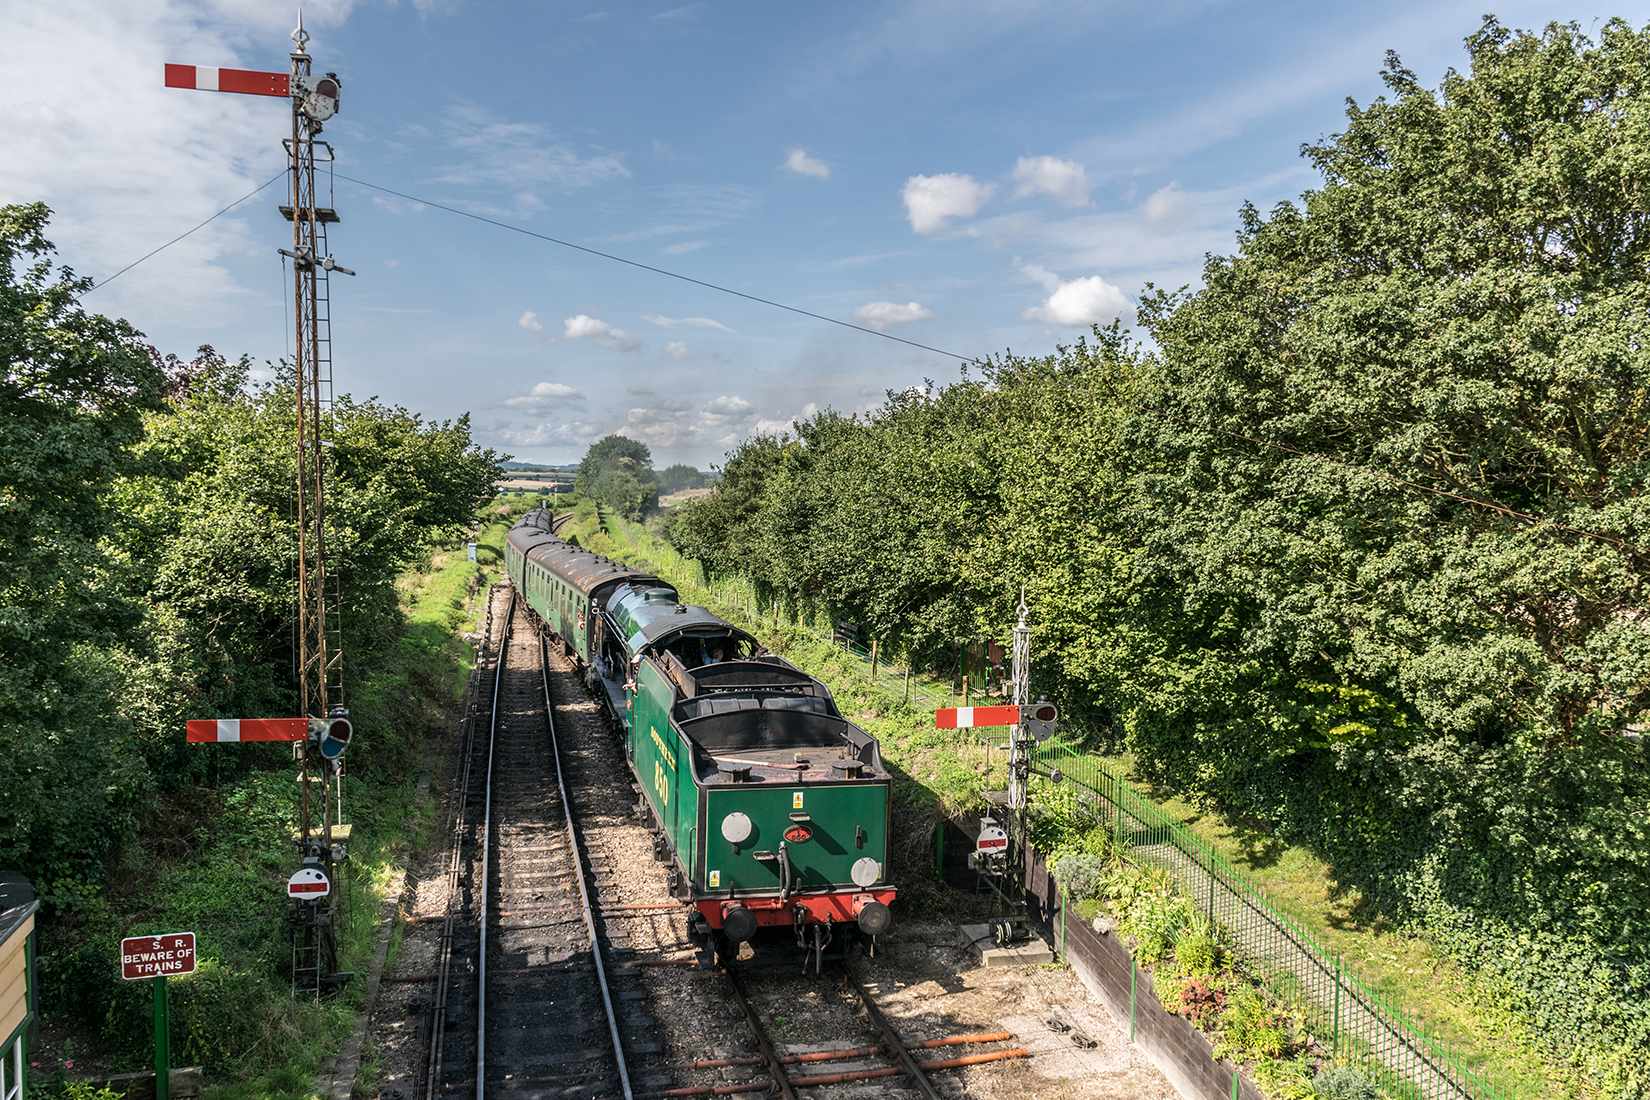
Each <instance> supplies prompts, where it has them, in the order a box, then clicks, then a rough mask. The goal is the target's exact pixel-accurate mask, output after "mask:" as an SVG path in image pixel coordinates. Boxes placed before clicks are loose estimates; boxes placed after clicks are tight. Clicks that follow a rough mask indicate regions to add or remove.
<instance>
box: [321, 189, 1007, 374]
mask: <svg viewBox="0 0 1650 1100" xmlns="http://www.w3.org/2000/svg"><path fill="white" fill-rule="evenodd" d="M337 178H338V179H341V180H346V181H348V182H350V183H353V184H358V185H359V186H361V187H370V188H371V189H372V190H374V191H382V192H384V194H386V195H394V196H395V197H396V198H398V199H406V200H407V201H408V202H416V203H421V204H423V205H424V206H433V207H435V208H436V209H437V210H445V211H447V213H449V214H457V215H458V216H459V217H461V218H471V219H473V220H475V221H478V222H486V223H487V224H488V225H496V226H498V227H499V228H500V229H508V230H510V231H511V232H514V233H521V234H524V235H526V236H528V237H537V238H538V239H539V240H541V241H549V242H550V243H551V244H559V245H561V246H562V247H563V248H575V249H578V250H579V251H580V252H586V253H589V254H590V255H592V256H600V257H601V258H602V259H604V260H612V261H614V262H615V263H621V264H628V265H629V266H631V267H639V268H641V269H642V270H643V271H651V272H653V273H654V274H655V275H666V276H669V277H670V278H672V279H680V280H682V282H684V283H692V284H694V285H695V286H702V287H705V288H707V289H709V290H716V291H720V292H721V293H723V294H732V295H733V296H734V297H736V298H743V299H745V300H746V301H748V302H758V303H760V304H761V305H765V306H772V307H774V308H775V309H783V310H786V311H788V312H790V313H799V314H801V315H802V316H804V317H812V318H813V319H814V320H816V321H825V322H828V323H829V324H833V325H840V326H842V327H843V328H849V329H853V330H854V331H855V332H863V333H867V334H869V335H871V336H880V337H882V338H883V339H884V340H892V341H894V343H896V344H906V345H908V346H910V347H913V348H921V349H922V350H923V351H931V352H933V353H934V354H935V355H943V356H945V357H946V358H947V359H960V360H962V361H963V362H964V363H978V362H980V358H979V357H978V356H975V355H959V354H958V353H957V352H954V351H945V350H944V349H942V348H932V347H929V346H928V345H927V344H919V343H917V342H916V341H915V340H907V339H905V338H904V337H903V336H890V335H889V334H888V333H886V332H878V331H877V330H876V329H874V328H866V327H865V326H863V325H856V324H851V323H850V322H848V321H839V320H837V319H836V318H835V317H827V316H825V315H824V314H823V313H810V312H809V311H808V310H805V309H798V308H797V307H796V306H788V305H786V304H785V303H784V302H775V301H772V300H771V299H768V298H758V297H757V296H756V295H754V294H746V293H745V292H744V291H742V290H733V289H731V288H729V287H725V286H718V285H717V284H715V283H707V282H706V281H705V280H703V279H695V278H693V277H692V276H691V275H682V274H678V273H677V272H675V271H667V270H665V269H664V268H662V267H653V266H652V265H650V264H644V263H640V262H639V261H636V260H627V259H625V258H624V257H623V256H615V255H613V254H612V253H611V252H601V251H598V250H597V249H594V248H586V247H585V246H584V245H582V244H574V243H573V242H572V241H564V240H562V239H560V238H559V237H551V236H547V235H545V234H543V233H535V232H533V231H532V230H531V229H523V228H522V227H521V226H519V225H511V224H510V223H509V222H501V221H498V220H496V219H494V218H484V217H482V216H481V215H480V214H472V213H470V212H469V211H468V210H460V209H458V208H457V207H456V206H445V205H443V204H441V203H439V202H432V201H431V200H429V199H421V198H419V197H418V196H416V195H408V194H404V193H402V192H400V191H393V190H391V189H390V188H388V187H380V186H379V185H378V184H376V183H368V182H367V181H366V180H358V179H355V178H353V177H351V176H346V175H344V174H343V173H342V172H339V173H338V174H337Z"/></svg>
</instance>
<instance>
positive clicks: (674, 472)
mask: <svg viewBox="0 0 1650 1100" xmlns="http://www.w3.org/2000/svg"><path fill="white" fill-rule="evenodd" d="M709 483H710V479H709V478H707V477H706V476H705V475H704V474H703V473H701V472H700V471H699V470H697V469H695V468H694V467H692V466H688V465H686V464H685V463H681V462H678V463H676V464H675V465H674V466H666V467H665V468H664V469H663V470H660V471H659V492H660V494H661V495H664V494H669V493H679V492H681V491H682V490H683V489H703V488H704V487H705V486H706V485H708V484H709Z"/></svg>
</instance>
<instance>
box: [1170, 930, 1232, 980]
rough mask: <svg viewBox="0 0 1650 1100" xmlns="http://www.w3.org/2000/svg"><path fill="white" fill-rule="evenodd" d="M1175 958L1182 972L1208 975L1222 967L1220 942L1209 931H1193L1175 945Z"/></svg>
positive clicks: (1200, 975)
mask: <svg viewBox="0 0 1650 1100" xmlns="http://www.w3.org/2000/svg"><path fill="white" fill-rule="evenodd" d="M1174 960H1175V963H1176V964H1177V965H1178V966H1179V967H1180V972H1181V973H1182V974H1186V975H1189V976H1191V977H1194V978H1204V977H1208V976H1209V975H1211V974H1213V973H1214V972H1215V971H1217V970H1219V969H1220V965H1221V963H1220V944H1219V943H1218V942H1216V940H1215V938H1214V936H1212V935H1210V934H1209V933H1207V932H1193V933H1191V934H1189V935H1185V936H1182V937H1181V938H1180V942H1178V943H1176V944H1175V945H1174Z"/></svg>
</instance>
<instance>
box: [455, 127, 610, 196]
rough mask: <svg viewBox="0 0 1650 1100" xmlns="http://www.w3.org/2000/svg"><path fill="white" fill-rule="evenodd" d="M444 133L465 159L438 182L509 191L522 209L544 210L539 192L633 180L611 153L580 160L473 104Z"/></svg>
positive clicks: (537, 130) (545, 133) (546, 135)
mask: <svg viewBox="0 0 1650 1100" xmlns="http://www.w3.org/2000/svg"><path fill="white" fill-rule="evenodd" d="M441 133H442V135H443V137H445V139H446V143H447V146H448V147H449V148H451V149H453V150H456V151H457V152H460V153H462V154H464V158H463V160H462V161H460V162H458V163H456V164H451V165H448V166H446V167H444V168H442V169H441V170H440V174H439V175H437V176H436V177H435V179H436V180H437V181H439V182H441V183H451V184H457V185H460V186H464V187H478V186H484V185H489V184H490V185H493V186H496V187H503V188H507V189H508V190H509V191H510V192H511V194H512V196H513V198H514V200H515V205H516V206H518V207H519V206H538V205H541V202H540V200H539V198H538V196H537V195H535V194H534V193H533V188H534V187H535V186H536V187H541V188H549V189H553V190H558V191H574V190H578V189H580V188H585V187H593V186H595V185H596V184H599V183H607V182H610V181H612V180H618V179H626V178H628V177H629V176H630V169H628V168H626V167H625V166H624V162H623V161H622V160H620V159H619V158H618V157H617V156H614V155H613V154H611V153H600V154H598V155H596V156H593V157H580V156H579V154H578V153H577V152H576V151H575V150H574V149H573V148H572V147H571V146H569V145H567V144H565V143H563V142H560V141H557V140H556V139H555V137H554V135H552V134H551V133H550V131H549V130H548V129H546V128H545V127H543V126H541V125H539V124H538V123H536V122H511V121H509V120H507V119H504V118H501V117H499V116H497V115H495V114H493V113H492V112H490V111H487V110H484V109H482V108H480V107H477V106H475V105H474V104H463V105H460V106H457V107H449V108H448V109H447V111H446V114H445V115H444V116H443V117H442V120H441Z"/></svg>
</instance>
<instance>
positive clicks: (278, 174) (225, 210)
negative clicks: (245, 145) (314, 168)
mask: <svg viewBox="0 0 1650 1100" xmlns="http://www.w3.org/2000/svg"><path fill="white" fill-rule="evenodd" d="M286 173H287V169H286V168H285V167H282V169H281V170H280V171H279V172H276V173H275V174H274V175H273V176H270V177H269V178H268V179H267V180H265V181H264V182H263V183H261V184H259V185H258V186H257V187H254V188H253V189H252V190H250V191H248V192H247V193H246V194H244V195H242V196H241V197H240V198H238V199H236V200H235V201H234V202H232V203H230V204H229V205H228V206H226V207H224V208H223V209H222V210H220V211H218V212H217V213H216V214H213V215H212V216H211V217H210V218H207V219H206V220H205V221H203V222H201V223H200V225H197V226H195V229H204V228H205V227H206V226H208V225H211V224H212V223H213V222H215V221H217V220H218V219H219V218H221V217H223V216H224V215H225V214H227V213H229V212H230V211H231V210H233V209H235V207H237V206H239V205H240V204H241V203H243V202H245V201H246V200H247V199H250V198H251V197H252V196H254V195H256V194H257V193H258V192H260V191H262V190H263V189H264V188H266V187H268V186H269V185H270V184H272V183H274V182H275V181H276V180H278V179H280V178H281V177H282V176H284V175H286ZM195 229H188V230H185V231H184V232H182V233H179V234H178V235H177V236H176V237H173V238H172V239H171V240H169V241H167V242H166V243H165V244H163V245H161V246H160V247H159V248H157V249H155V250H154V251H152V252H146V253H144V254H143V255H142V256H139V257H138V258H137V259H135V260H133V261H132V262H131V263H129V264H127V265H126V266H125V267H123V268H121V269H120V270H119V271H117V272H115V273H114V274H113V275H111V276H109V277H108V278H107V279H104V280H103V281H102V282H101V283H97V284H95V285H93V286H89V287H87V288H86V290H85V292H84V293H82V294H79V295H77V296H76V297H75V301H77V302H78V301H80V299H81V298H84V297H86V295H87V294H90V293H91V292H92V291H94V290H97V289H99V288H101V287H105V286H108V285H109V284H110V283H112V282H114V281H115V280H116V279H118V278H120V277H121V276H122V275H124V274H126V273H127V272H128V271H130V270H132V268H134V267H136V266H137V265H138V264H140V263H142V262H143V261H144V260H147V259H148V258H149V257H150V256H153V255H155V253H157V252H164V251H165V250H166V249H168V248H171V247H172V246H173V245H175V244H177V243H178V242H179V241H181V240H183V239H184V238H185V237H187V236H189V234H191V233H193V232H194V231H195Z"/></svg>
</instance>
